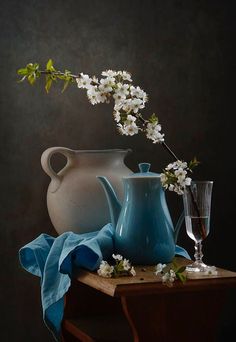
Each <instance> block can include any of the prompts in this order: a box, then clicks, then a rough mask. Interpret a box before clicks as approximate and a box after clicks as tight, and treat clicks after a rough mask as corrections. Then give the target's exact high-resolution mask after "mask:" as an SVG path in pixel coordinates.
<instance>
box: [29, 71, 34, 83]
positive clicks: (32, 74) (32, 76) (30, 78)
mask: <svg viewBox="0 0 236 342" xmlns="http://www.w3.org/2000/svg"><path fill="white" fill-rule="evenodd" d="M28 81H29V83H30V84H31V85H33V84H34V83H35V81H36V74H35V73H34V72H33V73H31V74H29V76H28Z"/></svg>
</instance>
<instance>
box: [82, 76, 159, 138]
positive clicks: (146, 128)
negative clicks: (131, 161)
mask: <svg viewBox="0 0 236 342" xmlns="http://www.w3.org/2000/svg"><path fill="white" fill-rule="evenodd" d="M102 76H103V78H101V79H100V80H98V79H97V78H96V77H89V75H85V74H83V73H81V74H80V75H79V77H78V78H77V79H76V81H77V85H78V87H79V88H84V89H86V90H87V96H88V99H89V101H90V102H91V103H92V104H93V105H95V104H97V103H104V102H106V103H109V102H110V100H111V99H113V100H114V112H113V115H114V119H115V121H116V122H117V127H118V130H119V132H120V133H121V134H122V135H129V136H132V135H135V134H138V133H139V131H143V132H145V134H146V137H147V138H148V139H151V140H152V141H153V143H161V142H163V141H164V134H162V133H161V125H160V124H158V120H157V117H155V119H153V116H152V120H151V119H150V120H144V119H142V116H141V114H140V110H141V109H143V108H144V107H145V103H146V102H147V100H148V96H147V94H146V92H145V91H144V90H142V89H141V88H140V87H139V86H137V87H134V86H133V85H131V82H132V79H131V75H130V73H128V72H127V71H113V70H107V71H103V72H102ZM127 82H129V83H127ZM137 119H140V122H141V126H140V125H139V123H138V122H137Z"/></svg>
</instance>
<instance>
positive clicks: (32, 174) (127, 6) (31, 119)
mask: <svg viewBox="0 0 236 342" xmlns="http://www.w3.org/2000/svg"><path fill="white" fill-rule="evenodd" d="M0 6H1V8H0V10H1V11H0V68H1V79H0V94H1V97H0V115H1V128H0V129H1V133H0V139H1V141H0V158H1V159H0V160H1V177H0V181H1V186H0V194H1V206H0V220H1V221H0V222H1V228H0V244H1V246H0V253H1V280H0V287H1V292H0V300H1V305H0V308H1V311H2V312H1V319H0V322H1V329H0V340H1V341H10V342H15V341H19V342H25V341H34V342H41V341H45V342H46V341H52V340H53V339H52V337H51V335H50V334H49V333H48V331H47V329H46V328H45V326H44V324H43V322H42V316H41V306H40V305H41V304H40V288H39V280H38V279H37V278H35V277H33V276H32V275H30V274H28V273H27V272H25V271H24V270H22V269H21V267H20V266H19V262H18V250H19V248H20V247H22V246H23V245H24V244H26V243H27V242H29V241H31V240H32V239H34V238H35V237H37V236H38V235H39V234H40V233H42V232H45V233H48V234H52V235H54V234H55V231H54V229H53V227H52V225H51V223H50V220H49V217H48V213H47V208H46V201H45V199H46V191H47V186H48V184H49V177H48V176H47V175H46V174H45V173H44V172H43V170H42V168H41V165H40V157H41V154H42V152H43V151H44V150H45V149H46V148H48V147H51V146H64V147H69V148H72V149H103V148H118V147H119V148H123V147H124V148H126V147H130V148H132V149H133V153H132V155H130V156H129V157H128V158H127V165H128V166H129V167H130V168H132V169H133V170H134V171H135V170H136V165H137V163H138V162H141V161H148V162H151V163H152V166H153V170H154V171H160V170H161V169H162V168H163V167H164V166H165V165H166V164H167V163H168V162H170V157H169V155H167V153H166V152H165V151H164V150H163V149H162V147H161V146H159V145H153V144H151V142H149V141H147V140H145V138H144V137H143V136H141V135H140V136H135V137H132V138H131V137H123V136H120V135H118V134H117V132H116V128H115V124H114V122H113V119H112V115H111V113H112V106H111V105H97V106H92V105H91V104H89V102H88V101H87V98H86V95H85V93H84V92H83V91H80V90H78V89H76V87H75V86H74V87H71V88H70V89H68V90H67V91H66V92H65V93H64V94H61V93H60V89H61V88H60V86H59V85H58V86H57V87H55V88H54V89H52V91H51V92H50V94H49V95H46V94H45V91H44V85H43V82H41V81H39V82H38V83H37V84H36V85H35V86H34V87H31V86H30V85H28V84H26V83H25V84H18V83H17V82H16V81H17V76H16V70H17V69H18V68H19V67H23V66H25V65H26V64H27V63H28V62H39V63H42V64H44V63H46V61H47V60H48V59H49V58H53V59H54V61H55V65H56V66H57V67H58V68H59V69H63V70H64V69H65V68H67V69H69V70H71V71H72V72H74V73H78V72H84V73H88V74H91V75H93V74H95V75H98V76H99V74H100V73H101V71H102V70H105V69H109V68H111V69H114V70H128V71H130V72H131V73H132V74H133V80H134V84H136V85H140V86H141V87H142V88H143V89H144V90H145V91H146V92H147V93H148V94H149V97H150V101H149V103H148V105H147V108H146V110H145V113H151V112H152V111H155V112H156V113H157V114H158V115H159V119H160V121H161V123H162V126H163V131H164V132H165V134H166V141H167V142H168V144H169V145H170V146H171V147H173V149H174V151H175V153H176V154H177V155H179V156H180V158H183V159H185V160H190V159H191V158H192V157H193V156H194V155H196V156H197V157H198V159H199V160H200V161H201V165H200V166H199V167H198V169H197V170H196V172H195V178H199V179H200V178H201V179H211V180H214V190H213V208H212V221H211V233H210V235H209V237H208V239H207V240H206V241H205V243H204V255H205V256H204V258H205V261H206V262H208V263H210V264H215V265H218V266H221V267H225V268H228V269H231V270H234V271H236V260H235V238H236V233H235V223H234V210H235V198H234V196H233V195H234V190H235V167H234V139H235V126H234V125H233V124H232V120H233V117H234V115H235V112H234V103H235V94H234V89H235V86H234V83H235V79H234V78H233V66H234V63H235V62H234V56H233V45H234V40H235V25H234V17H233V13H234V11H233V1H232V2H231V1H210V0H209V1H208V0H204V1H201V0H200V1H194V0H189V1H181V0H175V1H174V0H165V1H161V0H159V1H149V0H145V1H137V0H136V1H104V0H100V1H99V0H98V1H82V0H77V1H76V0H67V1H64V0H63V1H62V0H57V1H50V0H49V1H36V0H22V1H18V0H8V1H1V5H0ZM168 198H169V203H170V208H171V211H172V213H173V219H174V220H175V219H176V217H177V215H178V213H179V212H180V210H181V208H182V202H181V198H179V197H178V198H177V196H174V195H173V196H172V195H171V196H170V195H168ZM179 243H180V244H182V245H183V246H185V247H186V248H188V250H189V252H190V253H192V251H193V244H192V242H191V241H189V239H188V238H187V237H186V234H185V232H184V231H182V233H181V236H180V241H179Z"/></svg>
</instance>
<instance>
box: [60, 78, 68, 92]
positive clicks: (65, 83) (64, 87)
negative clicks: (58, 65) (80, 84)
mask: <svg viewBox="0 0 236 342" xmlns="http://www.w3.org/2000/svg"><path fill="white" fill-rule="evenodd" d="M69 84H70V80H66V81H65V82H64V86H63V89H62V91H61V92H62V93H64V91H65V90H66V88H67V87H68V85H69Z"/></svg>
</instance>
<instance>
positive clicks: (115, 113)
mask: <svg viewBox="0 0 236 342" xmlns="http://www.w3.org/2000/svg"><path fill="white" fill-rule="evenodd" d="M113 115H114V119H115V121H116V122H119V121H120V112H119V111H118V110H115V111H114V112H113Z"/></svg>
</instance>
